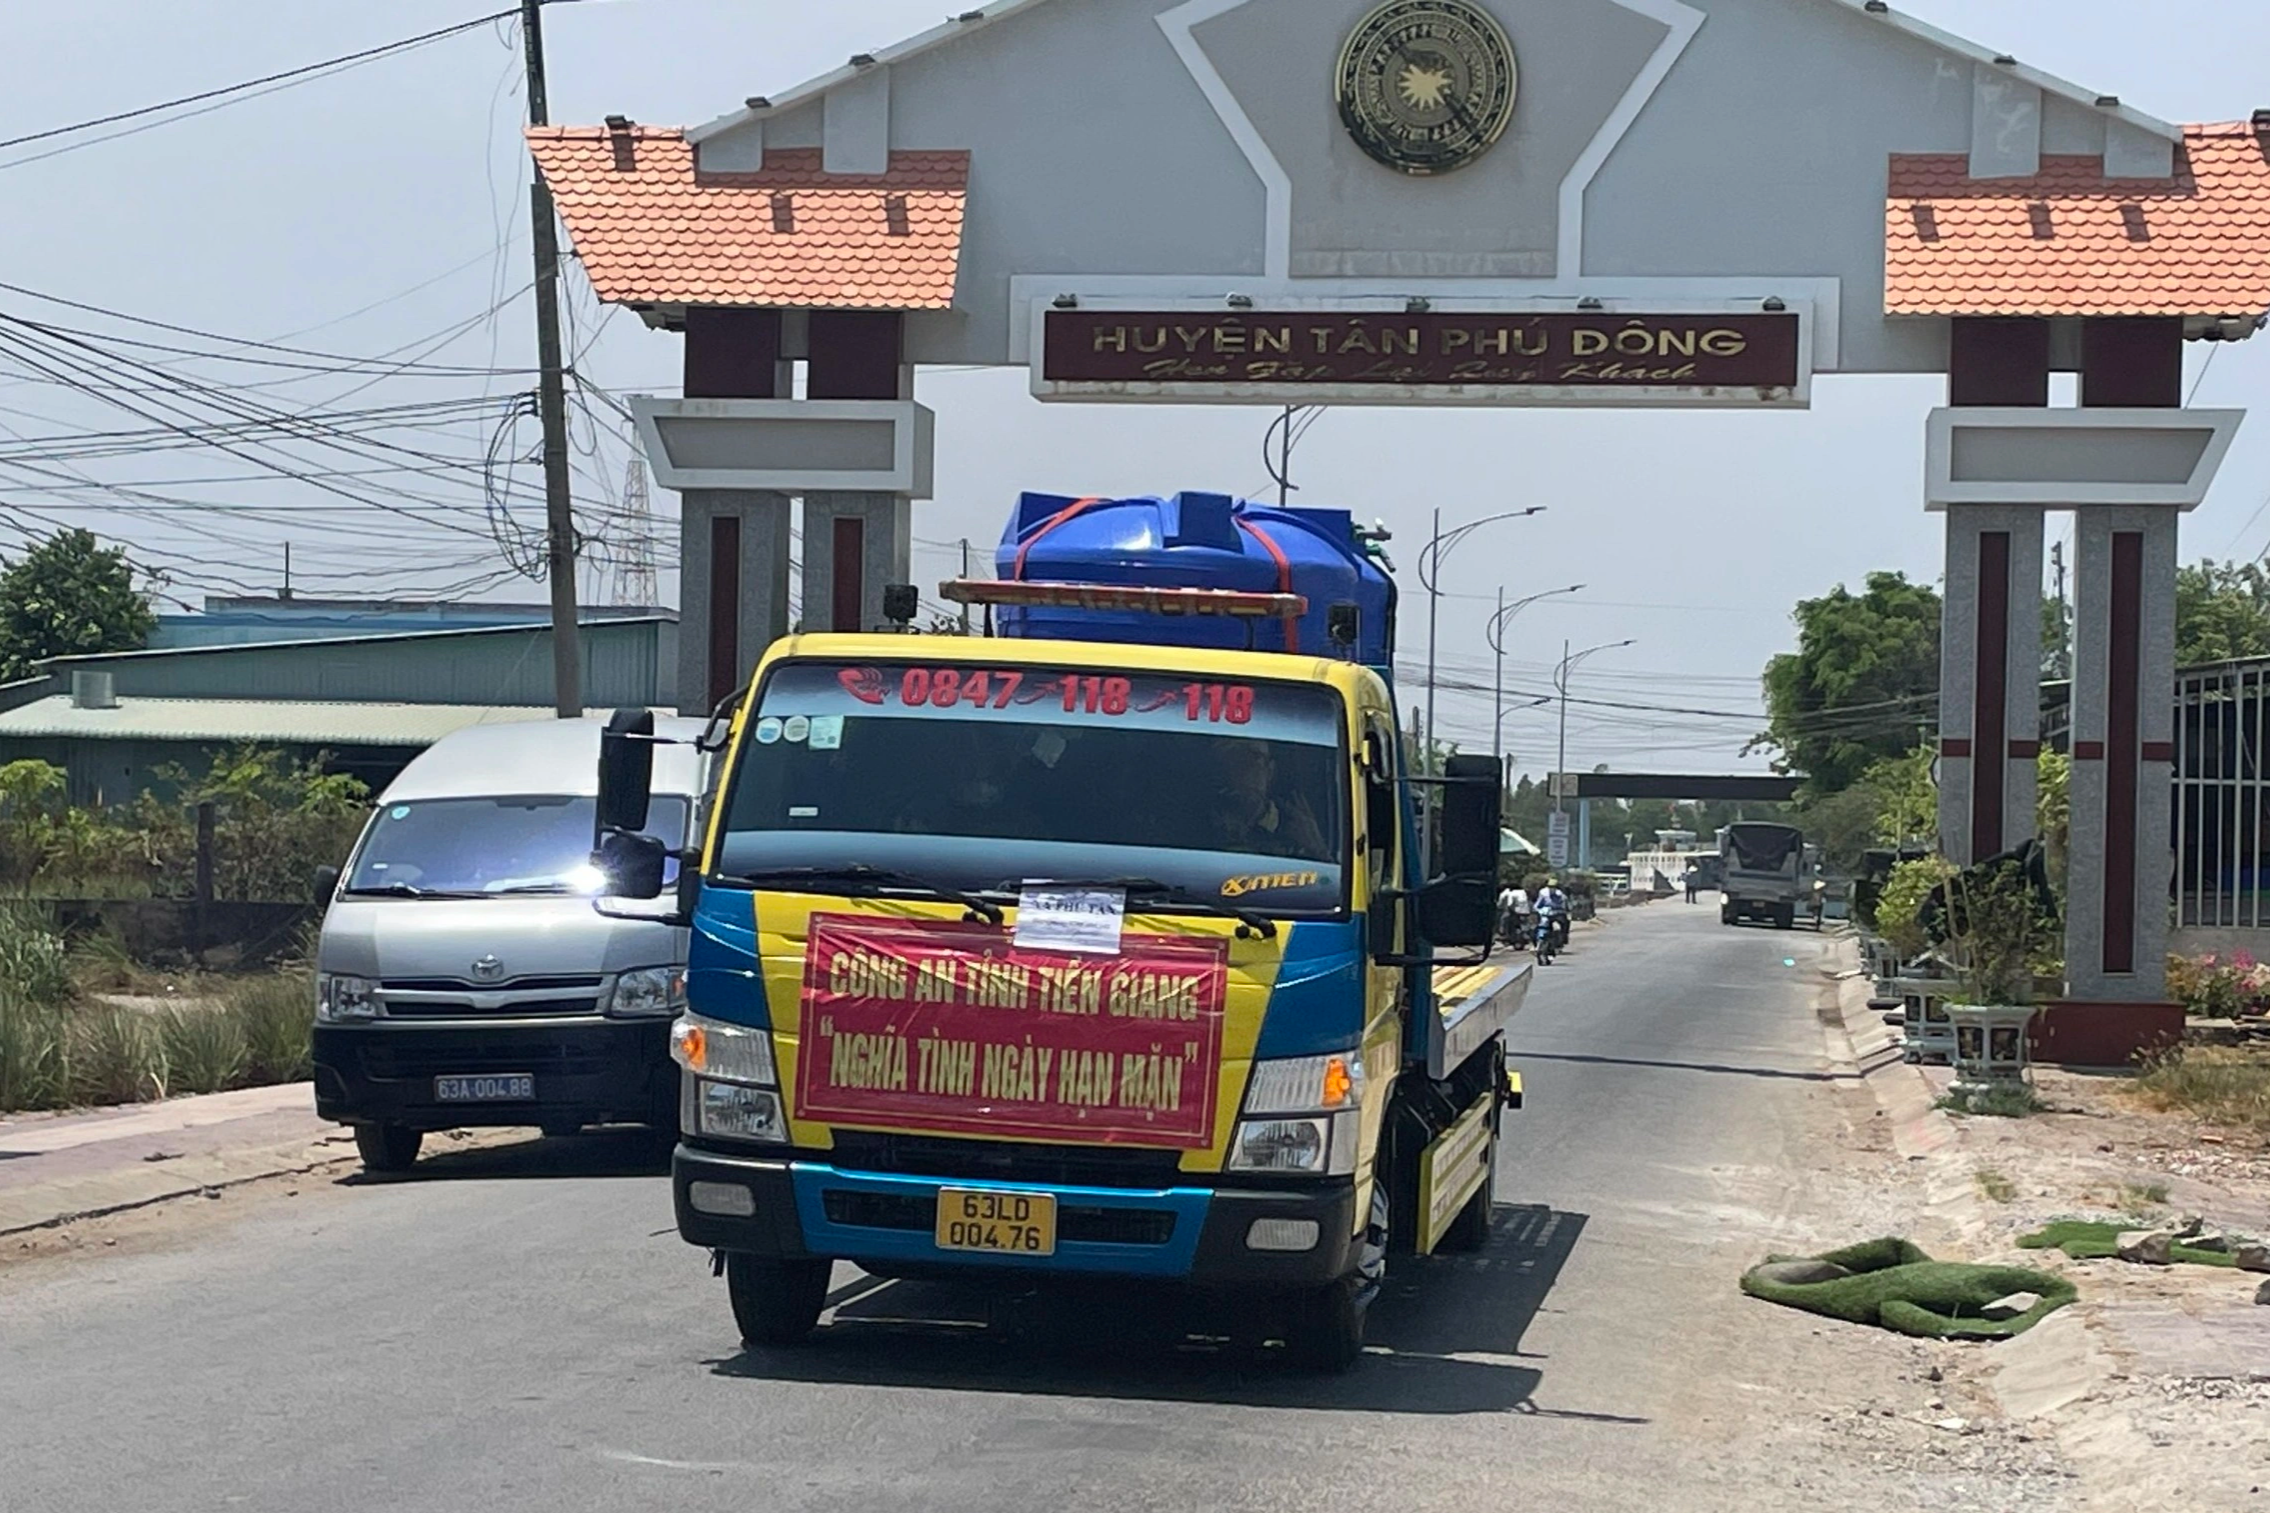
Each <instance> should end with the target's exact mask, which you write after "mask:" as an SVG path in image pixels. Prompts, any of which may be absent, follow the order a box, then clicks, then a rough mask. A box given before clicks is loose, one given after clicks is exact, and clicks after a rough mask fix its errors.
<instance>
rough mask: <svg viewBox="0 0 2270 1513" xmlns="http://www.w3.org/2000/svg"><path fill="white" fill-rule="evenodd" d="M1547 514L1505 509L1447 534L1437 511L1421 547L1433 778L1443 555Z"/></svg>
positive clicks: (1428, 753) (1426, 758) (1428, 766)
mask: <svg viewBox="0 0 2270 1513" xmlns="http://www.w3.org/2000/svg"><path fill="white" fill-rule="evenodd" d="M1544 513H1545V506H1544V505H1541V504H1535V505H1531V506H1530V507H1529V508H1528V509H1525V510H1505V511H1503V512H1501V513H1499V514H1495V515H1484V516H1483V517H1482V518H1481V519H1479V520H1469V521H1467V522H1466V523H1465V524H1464V525H1460V526H1453V527H1452V528H1451V529H1450V532H1449V533H1448V534H1447V535H1446V534H1444V532H1443V528H1442V511H1441V510H1439V509H1438V510H1436V511H1435V521H1434V534H1433V535H1432V536H1431V537H1429V538H1428V540H1427V544H1426V545H1425V546H1424V547H1422V548H1420V551H1419V558H1418V565H1419V583H1420V586H1422V587H1423V588H1425V589H1426V591H1427V734H1426V746H1425V748H1424V749H1423V750H1422V752H1421V754H1420V761H1421V762H1422V763H1423V764H1424V770H1425V771H1426V772H1427V773H1428V774H1429V775H1430V776H1431V775H1433V773H1434V770H1435V756H1434V740H1435V641H1436V634H1435V632H1436V629H1437V626H1438V625H1439V623H1440V620H1441V614H1442V554H1443V553H1444V552H1446V551H1449V550H1450V549H1451V548H1452V547H1454V546H1456V545H1458V543H1459V542H1461V541H1464V540H1465V539H1466V538H1467V537H1468V536H1471V535H1473V534H1474V533H1475V532H1476V531H1478V530H1480V529H1481V528H1482V527H1483V526H1485V525H1495V524H1497V523H1498V522H1499V521H1501V520H1526V519H1528V518H1529V517H1530V516H1531V515H1542V514H1544Z"/></svg>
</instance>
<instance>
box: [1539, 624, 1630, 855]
mask: <svg viewBox="0 0 2270 1513" xmlns="http://www.w3.org/2000/svg"><path fill="white" fill-rule="evenodd" d="M1632 644H1634V643H1633V642H1631V641H1610V642H1608V643H1607V644H1606V645H1604V646H1588V647H1586V648H1585V649H1584V650H1583V651H1580V652H1575V653H1571V652H1570V651H1569V643H1568V642H1566V641H1563V642H1562V643H1561V666H1560V670H1559V671H1558V672H1556V673H1554V674H1553V690H1554V692H1555V693H1557V694H1559V695H1560V700H1561V754H1560V758H1559V760H1557V761H1556V762H1554V764H1553V812H1554V813H1556V814H1558V813H1560V812H1562V811H1563V810H1564V809H1565V808H1566V803H1565V800H1564V798H1563V795H1562V789H1564V788H1566V787H1567V786H1568V766H1569V674H1570V673H1571V672H1573V671H1575V670H1576V665H1577V664H1578V663H1579V662H1582V661H1583V660H1584V659H1585V658H1586V657H1590V656H1595V655H1597V654H1598V653H1600V652H1604V651H1615V650H1617V649H1618V648H1619V647H1625V646H1630V645H1632Z"/></svg>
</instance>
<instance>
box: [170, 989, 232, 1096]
mask: <svg viewBox="0 0 2270 1513" xmlns="http://www.w3.org/2000/svg"><path fill="white" fill-rule="evenodd" d="M157 1024H158V1039H159V1043H160V1044H161V1045H162V1046H163V1048H164V1052H165V1074H164V1085H165V1091H166V1092H167V1093H168V1094H169V1095H177V1094H181V1093H218V1092H221V1091H223V1090H224V1089H227V1088H231V1087H234V1086H236V1085H237V1082H238V1079H240V1078H241V1077H243V1075H244V1072H245V1068H246V1066H247V1064H248V1063H249V1062H250V1060H251V1050H250V1048H249V1047H247V1046H246V1044H245V1039H244V1026H243V1025H242V1024H240V1023H239V1022H238V1021H237V1018H236V1016H235V1015H233V1014H230V1013H228V1012H226V1011H225V1010H221V1009H209V1008H200V1007H196V1006H192V1005H187V1004H183V1005H178V1006H176V1007H174V1008H169V1009H166V1010H165V1011H164V1012H162V1013H160V1014H159V1015H158V1016H157Z"/></svg>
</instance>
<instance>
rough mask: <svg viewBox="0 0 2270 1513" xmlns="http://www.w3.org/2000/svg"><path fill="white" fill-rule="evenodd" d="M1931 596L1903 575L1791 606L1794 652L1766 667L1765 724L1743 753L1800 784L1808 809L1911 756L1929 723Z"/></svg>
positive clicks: (1932, 707) (1935, 619)
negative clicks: (1768, 761) (1772, 758)
mask: <svg viewBox="0 0 2270 1513" xmlns="http://www.w3.org/2000/svg"><path fill="white" fill-rule="evenodd" d="M1939 608H1940V605H1939V595H1938V592H1937V591H1936V590H1934V589H1933V588H1931V587H1930V586H1929V585H1928V584H1922V583H1910V582H1908V581H1907V575H1906V574H1904V573H1871V574H1869V575H1868V582H1867V587H1866V589H1865V590H1864V591H1863V592H1861V593H1859V594H1855V593H1853V592H1852V591H1851V590H1849V589H1847V588H1845V587H1844V586H1843V585H1841V584H1840V585H1838V587H1837V588H1835V589H1834V590H1832V591H1831V592H1830V593H1829V594H1827V595H1826V596H1825V597H1823V598H1819V599H1807V600H1804V601H1803V602H1801V603H1800V604H1799V605H1798V606H1797V613H1796V616H1795V618H1796V621H1797V632H1798V639H1797V650H1796V651H1794V652H1786V653H1784V654H1782V655H1781V656H1778V657H1775V658H1774V659H1773V660H1772V661H1771V662H1769V663H1767V664H1766V672H1765V695H1766V712H1767V715H1768V718H1769V720H1770V723H1769V724H1768V726H1767V728H1766V730H1765V732H1764V733H1763V734H1761V735H1760V736H1758V737H1757V739H1756V740H1754V741H1753V742H1751V745H1750V749H1751V750H1753V751H1755V750H1760V749H1769V750H1775V751H1778V752H1780V753H1781V760H1780V761H1779V762H1778V763H1777V764H1776V765H1778V766H1779V767H1781V768H1782V770H1784V771H1791V772H1802V773H1804V774H1805V776H1806V787H1807V791H1808V794H1809V796H1811V797H1812V798H1814V799H1819V798H1823V797H1826V796H1828V795H1830V794H1834V793H1841V792H1843V791H1844V790H1845V789H1847V788H1849V787H1851V786H1852V785H1853V784H1854V783H1856V782H1858V781H1859V780H1860V778H1861V775H1862V774H1863V773H1865V772H1866V771H1867V770H1868V769H1869V768H1870V767H1871V766H1873V765H1874V764H1875V763H1877V762H1879V761H1883V760H1886V759H1888V758H1892V757H1897V756H1901V755H1903V754H1905V753H1906V752H1908V751H1910V750H1912V749H1913V748H1914V746H1915V742H1916V737H1917V735H1918V733H1919V731H1923V730H1928V729H1929V728H1930V727H1931V726H1932V724H1933V723H1934V721H1935V718H1936V704H1937V700H1938V694H1939Z"/></svg>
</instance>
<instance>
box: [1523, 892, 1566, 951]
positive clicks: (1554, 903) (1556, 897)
mask: <svg viewBox="0 0 2270 1513" xmlns="http://www.w3.org/2000/svg"><path fill="white" fill-rule="evenodd" d="M1530 907H1531V908H1533V909H1534V910H1535V911H1536V913H1537V919H1538V922H1539V923H1540V924H1547V923H1549V924H1550V925H1551V927H1552V930H1553V935H1554V938H1555V940H1556V941H1557V942H1558V943H1559V944H1560V945H1563V946H1565V945H1567V944H1568V935H1569V896H1568V895H1567V894H1566V893H1563V892H1562V891H1561V885H1560V880H1559V879H1557V878H1550V877H1548V878H1546V879H1545V886H1544V887H1542V888H1540V889H1538V890H1537V897H1536V899H1535V900H1534V901H1533V902H1532V904H1531V905H1530Z"/></svg>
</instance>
